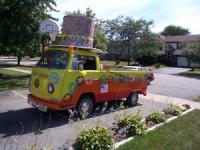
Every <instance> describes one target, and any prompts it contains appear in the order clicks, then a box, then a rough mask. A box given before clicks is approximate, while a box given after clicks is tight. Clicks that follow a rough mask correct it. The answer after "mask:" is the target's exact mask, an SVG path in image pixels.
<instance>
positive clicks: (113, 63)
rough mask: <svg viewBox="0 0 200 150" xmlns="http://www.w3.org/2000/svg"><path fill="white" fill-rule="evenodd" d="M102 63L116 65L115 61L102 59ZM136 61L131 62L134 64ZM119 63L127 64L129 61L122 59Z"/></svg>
mask: <svg viewBox="0 0 200 150" xmlns="http://www.w3.org/2000/svg"><path fill="white" fill-rule="evenodd" d="M100 63H101V64H103V65H111V66H114V65H116V63H115V61H107V60H103V61H100ZM134 63H135V62H131V64H134ZM119 65H123V66H127V65H128V62H127V61H120V63H119Z"/></svg>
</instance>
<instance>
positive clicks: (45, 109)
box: [38, 104, 47, 112]
mask: <svg viewBox="0 0 200 150" xmlns="http://www.w3.org/2000/svg"><path fill="white" fill-rule="evenodd" d="M38 109H39V110H41V111H43V112H47V106H45V105H42V104H39V106H38Z"/></svg>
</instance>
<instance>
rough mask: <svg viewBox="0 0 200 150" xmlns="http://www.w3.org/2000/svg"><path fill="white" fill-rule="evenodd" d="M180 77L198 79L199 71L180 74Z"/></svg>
mask: <svg viewBox="0 0 200 150" xmlns="http://www.w3.org/2000/svg"><path fill="white" fill-rule="evenodd" d="M180 75H182V76H186V77H191V78H197V79H200V69H198V68H196V69H194V70H189V71H187V72H183V73H180Z"/></svg>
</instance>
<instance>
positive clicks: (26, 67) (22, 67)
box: [0, 64, 33, 71]
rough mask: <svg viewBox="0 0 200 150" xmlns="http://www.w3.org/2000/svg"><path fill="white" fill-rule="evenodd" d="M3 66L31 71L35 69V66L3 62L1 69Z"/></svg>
mask: <svg viewBox="0 0 200 150" xmlns="http://www.w3.org/2000/svg"><path fill="white" fill-rule="evenodd" d="M3 68H15V69H21V70H29V71H31V70H32V69H33V66H23V65H20V66H17V65H2V64H1V65H0V69H3Z"/></svg>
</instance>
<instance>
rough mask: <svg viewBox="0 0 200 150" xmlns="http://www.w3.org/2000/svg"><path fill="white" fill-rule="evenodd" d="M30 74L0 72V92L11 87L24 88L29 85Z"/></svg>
mask: <svg viewBox="0 0 200 150" xmlns="http://www.w3.org/2000/svg"><path fill="white" fill-rule="evenodd" d="M29 78H30V75H9V74H0V92H1V91H4V90H11V89H25V88H28V87H29V84H28V80H29Z"/></svg>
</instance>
